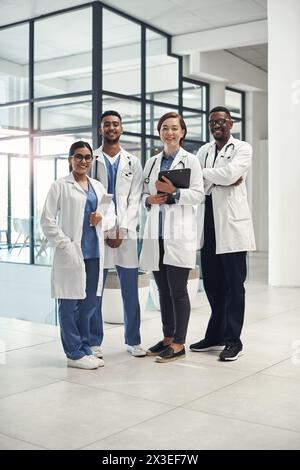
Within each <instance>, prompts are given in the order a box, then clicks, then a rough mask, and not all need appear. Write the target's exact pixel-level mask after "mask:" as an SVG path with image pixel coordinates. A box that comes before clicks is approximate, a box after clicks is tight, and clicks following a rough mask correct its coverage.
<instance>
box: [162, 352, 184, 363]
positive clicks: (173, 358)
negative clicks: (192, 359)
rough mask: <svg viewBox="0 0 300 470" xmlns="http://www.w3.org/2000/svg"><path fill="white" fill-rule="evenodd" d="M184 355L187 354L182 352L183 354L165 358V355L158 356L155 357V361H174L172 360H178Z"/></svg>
mask: <svg viewBox="0 0 300 470" xmlns="http://www.w3.org/2000/svg"><path fill="white" fill-rule="evenodd" d="M184 357H185V354H182V355H181V356H177V357H169V358H164V357H160V356H157V357H156V358H155V362H158V363H163V362H172V361H177V360H178V359H183V358H184Z"/></svg>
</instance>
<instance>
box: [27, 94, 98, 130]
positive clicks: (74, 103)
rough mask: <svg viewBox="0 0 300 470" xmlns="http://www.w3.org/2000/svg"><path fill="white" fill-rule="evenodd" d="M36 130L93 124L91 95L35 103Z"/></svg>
mask: <svg viewBox="0 0 300 470" xmlns="http://www.w3.org/2000/svg"><path fill="white" fill-rule="evenodd" d="M34 121H35V129H36V130H39V131H41V130H50V129H68V128H72V127H82V126H85V127H86V126H91V125H92V101H91V97H90V95H88V96H81V97H76V98H65V99H59V100H47V101H38V102H36V103H35V105H34Z"/></svg>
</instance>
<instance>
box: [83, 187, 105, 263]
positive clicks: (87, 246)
mask: <svg viewBox="0 0 300 470" xmlns="http://www.w3.org/2000/svg"><path fill="white" fill-rule="evenodd" d="M85 193H86V203H85V208H84V218H83V227H82V238H81V249H82V254H83V258H84V259H92V258H99V257H100V252H99V243H98V237H97V233H96V228H95V227H90V222H89V218H90V215H91V212H95V211H96V209H97V205H98V198H97V195H96V193H95V191H94V188H93V187H92V185H91V184H90V183H89V189H88V191H85Z"/></svg>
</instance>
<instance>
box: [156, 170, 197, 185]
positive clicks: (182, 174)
mask: <svg viewBox="0 0 300 470" xmlns="http://www.w3.org/2000/svg"><path fill="white" fill-rule="evenodd" d="M163 176H165V177H166V178H168V179H169V180H170V181H171V182H172V183H173V185H174V186H175V188H189V187H190V179H191V169H190V168H181V169H179V170H164V171H160V172H159V174H158V179H159V181H163V179H162V177H163Z"/></svg>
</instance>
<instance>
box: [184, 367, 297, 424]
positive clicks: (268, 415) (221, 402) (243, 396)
mask: <svg viewBox="0 0 300 470" xmlns="http://www.w3.org/2000/svg"><path fill="white" fill-rule="evenodd" d="M186 407H187V408H189V409H194V410H198V411H204V412H208V413H214V414H218V415H221V416H227V417H231V418H236V419H241V420H245V421H249V422H254V423H259V424H265V425H269V426H275V427H280V428H282V429H288V430H291V431H297V432H300V382H299V381H296V380H291V379H284V378H281V377H271V376H269V375H264V374H257V375H254V376H252V377H249V378H246V379H244V380H242V381H240V382H238V383H236V384H233V385H231V386H230V387H226V388H224V389H222V390H219V391H217V392H214V393H211V394H210V395H208V396H206V397H204V398H200V399H199V400H196V401H194V402H192V403H190V404H188V405H186Z"/></svg>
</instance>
